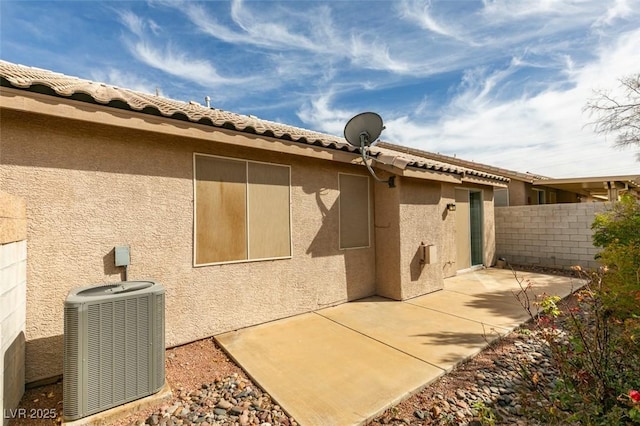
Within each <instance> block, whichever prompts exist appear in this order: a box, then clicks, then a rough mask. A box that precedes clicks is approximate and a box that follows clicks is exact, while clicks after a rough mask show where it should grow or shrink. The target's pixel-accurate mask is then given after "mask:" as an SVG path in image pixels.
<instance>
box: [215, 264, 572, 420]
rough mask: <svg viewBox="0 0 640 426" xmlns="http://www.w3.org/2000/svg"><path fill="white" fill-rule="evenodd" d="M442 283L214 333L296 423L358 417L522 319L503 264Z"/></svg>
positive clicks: (540, 280) (542, 287)
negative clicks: (413, 293)
mask: <svg viewBox="0 0 640 426" xmlns="http://www.w3.org/2000/svg"><path fill="white" fill-rule="evenodd" d="M522 275H523V276H524V277H525V279H529V280H531V282H532V288H533V290H534V293H537V294H541V293H547V294H557V295H559V296H566V295H568V294H569V293H570V292H571V291H572V290H574V289H576V288H578V287H579V286H580V285H581V284H582V283H581V282H580V281H579V280H575V279H570V278H566V277H558V276H550V275H543V274H531V273H526V274H522ZM444 287H445V288H444V290H442V291H439V292H436V293H432V294H428V295H425V296H420V297H417V298H414V299H411V300H406V301H403V302H400V301H393V300H389V299H385V298H382V297H377V296H374V297H369V298H366V299H363V300H359V301H355V302H351V303H346V304H343V305H339V306H335V307H331V308H326V309H322V310H320V311H317V312H315V313H308V314H303V315H299V316H296V317H291V318H286V319H283V320H278V321H274V322H271V323H267V324H262V325H258V326H255V327H250V328H246V329H242V330H238V331H234V332H229V333H225V334H222V335H219V336H216V340H217V341H218V343H220V344H221V346H222V347H223V348H224V349H225V350H226V351H227V352H228V353H229V354H230V356H231V357H232V358H233V359H234V360H235V361H236V362H238V363H239V364H240V365H241V366H242V368H243V369H244V370H245V371H246V372H247V373H248V374H249V375H250V376H251V377H252V378H253V379H254V380H255V381H256V382H257V383H258V384H259V385H260V386H261V387H263V388H264V389H265V390H266V391H267V392H268V393H269V394H270V395H271V396H272V397H273V398H274V399H275V400H276V401H277V402H278V403H279V404H280V405H281V406H282V407H283V408H284V409H285V410H286V411H287V412H288V413H289V414H290V415H291V416H293V417H295V418H296V420H297V421H298V422H299V423H300V424H302V425H311V426H316V425H318V426H319V425H351V424H362V423H365V422H366V421H368V420H370V419H372V418H374V417H375V416H376V415H378V414H379V413H381V412H382V411H384V410H385V409H386V408H388V407H390V406H392V405H394V404H396V403H397V402H399V401H401V400H403V399H405V398H407V397H408V396H410V395H411V394H413V393H415V392H417V391H419V390H420V389H421V388H422V387H424V386H426V385H428V384H429V383H431V382H432V381H434V380H435V379H437V378H438V377H439V376H441V375H442V374H444V373H445V371H447V370H449V369H451V368H452V367H453V366H454V365H456V364H457V363H459V362H461V361H463V360H465V359H466V358H469V357H470V356H473V355H474V354H476V353H477V352H479V351H480V350H482V349H483V348H484V347H485V346H486V345H487V344H488V341H490V340H492V339H494V338H496V337H497V336H498V335H502V334H506V333H507V332H508V331H509V330H510V329H512V328H514V327H516V326H517V325H518V324H520V323H521V322H523V321H525V320H527V319H528V315H527V314H526V313H525V312H524V311H523V308H522V307H520V305H519V304H518V302H517V300H516V299H515V297H514V296H513V291H517V290H519V286H518V284H517V282H516V281H515V279H514V277H513V273H512V272H511V271H510V270H499V269H488V270H482V271H475V272H470V273H467V274H464V275H460V276H456V277H453V278H449V279H446V280H445V286H444ZM532 297H533V296H532Z"/></svg>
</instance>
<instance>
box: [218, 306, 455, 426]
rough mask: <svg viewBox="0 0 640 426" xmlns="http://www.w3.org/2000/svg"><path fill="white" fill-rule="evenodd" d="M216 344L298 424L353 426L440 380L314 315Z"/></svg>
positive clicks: (434, 372) (430, 369)
mask: <svg viewBox="0 0 640 426" xmlns="http://www.w3.org/2000/svg"><path fill="white" fill-rule="evenodd" d="M216 340H217V341H218V342H219V343H220V344H221V345H222V346H223V347H224V348H225V350H226V351H227V352H228V353H229V354H230V355H231V356H232V357H233V359H234V360H235V361H236V362H238V363H239V364H240V365H241V366H242V367H243V368H244V369H245V370H246V371H247V373H248V374H249V375H250V376H251V378H252V379H253V380H255V381H256V382H257V383H259V384H260V386H262V387H263V388H264V389H265V390H266V391H267V392H268V393H269V394H270V395H271V396H272V397H273V398H274V400H276V401H277V402H278V403H279V404H280V405H281V406H282V407H283V408H284V409H285V410H286V411H287V412H288V413H289V414H290V415H291V416H293V417H294V418H295V419H296V420H297V421H298V422H299V423H300V424H302V425H352V424H360V423H362V422H364V421H366V420H367V419H369V418H371V417H372V416H375V415H376V414H378V413H380V412H382V411H383V410H384V409H385V408H387V406H388V404H389V403H390V402H392V403H397V402H399V401H401V400H403V399H404V398H406V397H408V396H410V395H411V393H412V392H415V391H417V390H419V389H420V388H421V387H423V386H424V385H425V384H427V383H429V382H430V381H432V380H434V379H435V378H437V377H439V376H440V375H442V374H444V370H442V369H440V368H437V367H434V366H432V365H429V364H427V363H425V362H422V361H420V360H418V359H416V358H414V357H413V356H411V355H408V354H405V353H403V352H401V351H398V350H395V349H393V348H390V347H388V346H386V345H385V344H383V343H380V342H378V341H376V340H374V339H371V338H368V337H366V336H363V335H362V334H360V333H357V332H355V331H353V330H350V329H348V328H346V327H344V326H342V325H340V324H337V323H335V322H333V321H331V320H328V319H326V318H324V317H322V316H320V315H317V314H315V313H310V314H304V315H299V316H296V317H291V318H286V319H284V320H280V321H275V322H272V323H267V324H262V325H258V326H255V327H251V328H248V329H244V330H240V331H237V332H231V333H226V334H223V335H221V336H217V337H216Z"/></svg>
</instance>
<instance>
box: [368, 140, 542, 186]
mask: <svg viewBox="0 0 640 426" xmlns="http://www.w3.org/2000/svg"><path fill="white" fill-rule="evenodd" d="M378 146H380V147H384V148H387V149H391V150H393V151H400V152H402V153H405V154H410V155H413V156H416V157H419V158H422V159H423V161H424V160H431V161H440V162H444V163H449V164H455V165H458V166H461V167H467V168H469V169H472V170H476V171H484V172H486V173H489V174H496V175H499V176H506V177H509V178H513V179H517V180H524V181H526V182H529V183H531V182H533V181H535V180H543V179H549V178H548V177H546V176H541V175H536V174H533V173H528V172H527V173H522V172H517V171H514V170H509V169H503V168H501V167H495V166H490V165H488V164H482V163H476V162H475V161H468V160H463V159H461V158H458V157H451V156H449V155H443V154H436V153H433V152H428V151H423V150H420V149H416V148H409V147H405V146H401V145H396V144H393V143H389V142H380V143H379V144H378Z"/></svg>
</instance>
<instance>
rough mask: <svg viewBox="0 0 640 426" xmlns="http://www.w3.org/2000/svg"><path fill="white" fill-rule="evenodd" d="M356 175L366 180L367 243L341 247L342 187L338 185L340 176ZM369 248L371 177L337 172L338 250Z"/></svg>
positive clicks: (355, 174)
mask: <svg viewBox="0 0 640 426" xmlns="http://www.w3.org/2000/svg"><path fill="white" fill-rule="evenodd" d="M341 175H347V176H356V177H361V178H365V179H366V180H367V245H366V246H355V247H342V243H341V241H342V238H341V234H342V223H341V222H342V221H341V220H340V217H341V214H340V212H341V211H342V205H341V203H342V189H341V186H340V176H341ZM368 248H371V179H369V176H368V175H363V174H359V173H343V172H338V250H340V251H342V250H359V249H368Z"/></svg>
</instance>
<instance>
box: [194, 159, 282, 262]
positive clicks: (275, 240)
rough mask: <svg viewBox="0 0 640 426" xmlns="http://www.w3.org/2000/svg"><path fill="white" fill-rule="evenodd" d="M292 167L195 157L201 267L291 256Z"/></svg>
mask: <svg viewBox="0 0 640 426" xmlns="http://www.w3.org/2000/svg"><path fill="white" fill-rule="evenodd" d="M289 176H290V173H289V167H288V166H281V165H277V164H265V163H256V162H249V161H244V160H235V159H230V158H221V157H213V156H207V155H195V204H196V205H195V218H194V222H195V242H194V251H195V253H194V261H195V264H196V265H206V264H211V263H220V262H237V261H245V260H259V259H271V258H282V257H289V256H291V226H290V202H289V197H290V190H289V188H290V177H289Z"/></svg>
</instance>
